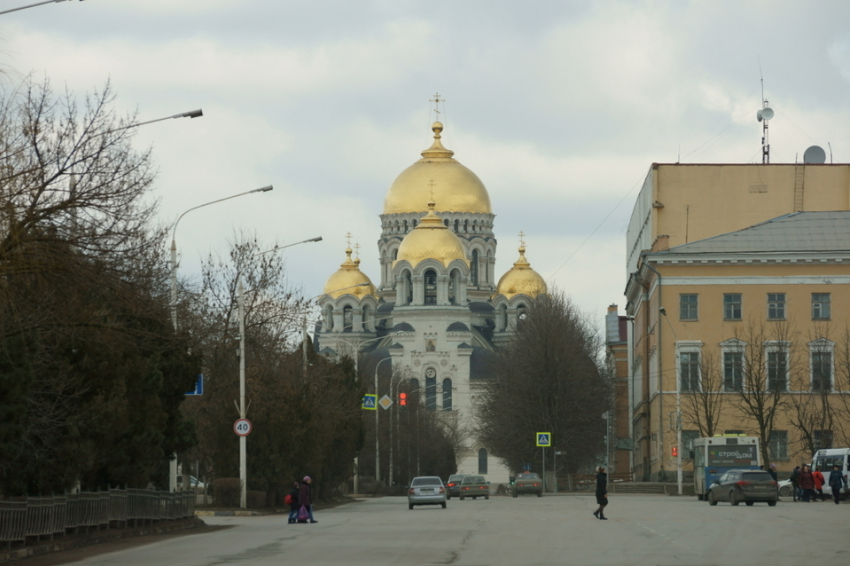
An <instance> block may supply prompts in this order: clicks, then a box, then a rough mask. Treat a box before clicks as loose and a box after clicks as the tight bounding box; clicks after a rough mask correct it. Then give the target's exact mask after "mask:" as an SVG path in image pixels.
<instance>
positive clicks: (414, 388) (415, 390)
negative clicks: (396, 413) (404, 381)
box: [410, 377, 419, 407]
mask: <svg viewBox="0 0 850 566" xmlns="http://www.w3.org/2000/svg"><path fill="white" fill-rule="evenodd" d="M410 404H411V405H413V406H414V407H415V406H417V405H419V380H418V379H416V378H415V377H414V378H413V379H411V380H410Z"/></svg>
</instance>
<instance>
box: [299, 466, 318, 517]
mask: <svg viewBox="0 0 850 566" xmlns="http://www.w3.org/2000/svg"><path fill="white" fill-rule="evenodd" d="M312 481H313V480H312V479H310V476H304V480H303V481H302V482H301V487H300V488H299V489H298V501H299V503H301V508H300V509H299V510H298V522H299V523H306V522H307V520H308V519H309V521H310V522H311V523H318V522H319V521H317V520H315V519H314V518H313V498H312V494H311V492H310V483H311V482H312Z"/></svg>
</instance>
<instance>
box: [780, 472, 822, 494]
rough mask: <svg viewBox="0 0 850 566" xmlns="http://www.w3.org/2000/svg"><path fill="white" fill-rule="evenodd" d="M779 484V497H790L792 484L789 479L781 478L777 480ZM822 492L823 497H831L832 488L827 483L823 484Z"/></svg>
mask: <svg viewBox="0 0 850 566" xmlns="http://www.w3.org/2000/svg"><path fill="white" fill-rule="evenodd" d="M824 477H825V478H827V477H829V476H828V475H825V476H824ZM777 483H778V485H779V497H791V496H792V493H791V490H792V489H794V486H792V485H791V480H782V481H781V482H777ZM823 494H824V496H825V497H832V488H831V487H829V484H823Z"/></svg>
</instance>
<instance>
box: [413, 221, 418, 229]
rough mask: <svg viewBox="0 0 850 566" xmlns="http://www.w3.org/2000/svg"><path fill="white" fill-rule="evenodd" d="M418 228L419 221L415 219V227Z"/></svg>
mask: <svg viewBox="0 0 850 566" xmlns="http://www.w3.org/2000/svg"><path fill="white" fill-rule="evenodd" d="M417 226H419V221H418V220H415V219H414V220H413V227H414V228H416V227H417Z"/></svg>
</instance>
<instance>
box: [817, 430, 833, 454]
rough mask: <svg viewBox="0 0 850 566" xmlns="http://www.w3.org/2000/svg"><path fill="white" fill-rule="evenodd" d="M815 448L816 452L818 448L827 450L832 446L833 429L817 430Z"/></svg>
mask: <svg viewBox="0 0 850 566" xmlns="http://www.w3.org/2000/svg"><path fill="white" fill-rule="evenodd" d="M814 441H815V445H814V449H815V452H817V451H818V450H825V449H827V448H832V431H831V430H816V431H815V434H814Z"/></svg>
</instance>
